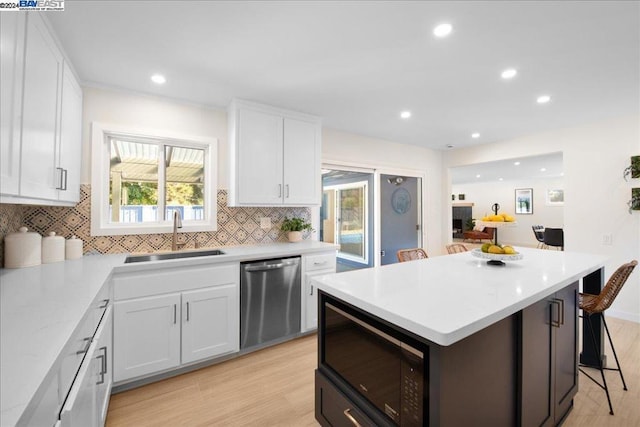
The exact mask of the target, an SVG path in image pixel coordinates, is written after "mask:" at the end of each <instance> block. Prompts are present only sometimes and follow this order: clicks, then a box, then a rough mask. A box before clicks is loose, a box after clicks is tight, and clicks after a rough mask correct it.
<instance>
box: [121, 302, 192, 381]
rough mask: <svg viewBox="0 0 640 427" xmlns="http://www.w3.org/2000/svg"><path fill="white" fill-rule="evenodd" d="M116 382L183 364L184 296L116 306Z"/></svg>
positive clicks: (124, 303)
mask: <svg viewBox="0 0 640 427" xmlns="http://www.w3.org/2000/svg"><path fill="white" fill-rule="evenodd" d="M114 307H115V314H114V319H113V336H114V345H113V347H114V352H113V357H114V359H115V367H114V369H115V370H114V374H113V376H114V381H115V382H118V381H122V380H125V379H128V378H133V377H138V376H143V375H147V374H151V373H153V372H157V371H162V370H164V369H168V368H173V367H176V366H178V365H179V364H180V323H178V321H179V318H178V315H179V313H178V310H179V308H180V294H179V293H174V294H169V295H161V296H154V297H146V298H136V299H132V300H129V301H117V302H115V303H114Z"/></svg>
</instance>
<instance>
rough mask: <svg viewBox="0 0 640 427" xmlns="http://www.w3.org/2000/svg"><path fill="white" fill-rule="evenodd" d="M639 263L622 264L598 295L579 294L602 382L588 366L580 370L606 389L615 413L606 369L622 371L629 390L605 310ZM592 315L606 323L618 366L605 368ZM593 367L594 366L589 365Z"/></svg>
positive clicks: (611, 411)
mask: <svg viewBox="0 0 640 427" xmlns="http://www.w3.org/2000/svg"><path fill="white" fill-rule="evenodd" d="M636 265H638V261H636V260H633V261H631V262H629V263H626V264H623V265H621V266H620V267H619V268H618V269H617V270H616V271H615V272H614V273H613V274H612V275H611V277H610V278H609V280H608V281H607V284H606V285H605V287H604V288H602V291H600V293H599V294H598V295H591V294H583V293H581V294H580V295H579V305H580V309H581V310H582V316H580V317H582V318H585V319H587V323H586V324H587V325H588V328H589V331H590V332H591V339H592V340H593V347H594V348H595V349H596V355H597V358H598V366H597V367H598V369H599V370H600V375H601V376H602V384H600V383H599V382H598V380H596V379H595V378H593V377H592V376H591V375H589V374H588V373H586V372H585V371H584V370H583V369H582V367H587V366H586V365H580V367H581V368H580V372H582V373H583V374H585V375H586V376H587V377H588V378H589V379H590V380H591V381H593V382H595V383H596V384H598V385H599V386H600V388H602V389H604V391H605V393H606V395H607V401H608V402H609V413H610V414H611V415H613V406H612V405H611V397H609V388H608V387H607V380H606V378H605V376H604V371H605V370H609V371H618V372H620V379H622V387H623V389H624V390H627V384H626V383H625V381H624V376H623V375H622V368H621V367H620V362H619V361H618V355H617V354H616V349H615V347H614V346H613V341H612V340H611V334H610V333H609V328H608V327H607V322H605V320H604V311H605V310H606V309H608V308H609V306H610V305H611V303H613V301H614V300H615V299H616V296H617V295H618V292H620V289H622V285H624V284H625V282H626V281H627V279H628V278H629V275H631V272H632V271H633V269H634V268H635V266H636ZM591 316H600V318H601V319H602V324H603V325H604V329H605V331H606V332H607V337H608V338H609V344H610V345H611V350H612V351H613V357H614V358H615V359H616V365H617V366H618V367H617V368H604V367H603V366H602V355H601V354H600V350H599V349H598V344H597V342H596V336H595V334H594V332H593V326H592V324H591ZM589 367H591V368H592V367H593V366H589Z"/></svg>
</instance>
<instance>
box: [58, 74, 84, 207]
mask: <svg viewBox="0 0 640 427" xmlns="http://www.w3.org/2000/svg"><path fill="white" fill-rule="evenodd" d="M81 138H82V89H81V88H80V85H79V84H78V82H77V81H76V79H75V77H74V75H73V73H72V72H71V69H70V68H69V65H68V64H67V63H66V62H65V63H64V71H63V75H62V107H61V117H60V147H59V150H58V160H57V164H58V167H59V168H60V169H59V170H60V172H61V173H62V177H61V180H62V186H61V189H60V191H59V192H58V199H59V200H63V201H67V202H78V201H80V162H81V157H82V155H81V153H82V143H81V142H82V141H81Z"/></svg>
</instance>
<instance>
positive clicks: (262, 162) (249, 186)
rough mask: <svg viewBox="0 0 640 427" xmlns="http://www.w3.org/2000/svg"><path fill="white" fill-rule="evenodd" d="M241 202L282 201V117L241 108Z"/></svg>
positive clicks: (239, 145)
mask: <svg viewBox="0 0 640 427" xmlns="http://www.w3.org/2000/svg"><path fill="white" fill-rule="evenodd" d="M238 115H239V126H238V146H237V150H238V169H237V177H236V178H237V180H238V202H239V203H241V204H271V205H273V204H282V195H283V192H284V188H283V185H282V117H280V116H277V115H273V114H267V113H263V112H259V111H253V110H248V109H240V111H239V112H238Z"/></svg>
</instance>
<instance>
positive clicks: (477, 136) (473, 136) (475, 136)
mask: <svg viewBox="0 0 640 427" xmlns="http://www.w3.org/2000/svg"><path fill="white" fill-rule="evenodd" d="M471 138H473V139H478V138H480V134H479V133H478V132H474V133H472V134H471Z"/></svg>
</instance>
